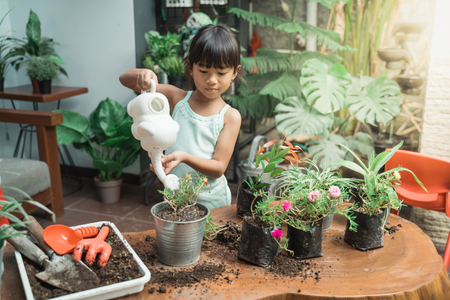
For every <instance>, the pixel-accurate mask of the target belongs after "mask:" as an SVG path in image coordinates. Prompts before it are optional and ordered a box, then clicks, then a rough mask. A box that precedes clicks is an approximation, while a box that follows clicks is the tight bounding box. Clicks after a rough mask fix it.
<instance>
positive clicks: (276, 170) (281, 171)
mask: <svg viewBox="0 0 450 300" xmlns="http://www.w3.org/2000/svg"><path fill="white" fill-rule="evenodd" d="M281 173H283V169H275V170H273V172H272V173H270V177H275V176H278V175H280V174H281Z"/></svg>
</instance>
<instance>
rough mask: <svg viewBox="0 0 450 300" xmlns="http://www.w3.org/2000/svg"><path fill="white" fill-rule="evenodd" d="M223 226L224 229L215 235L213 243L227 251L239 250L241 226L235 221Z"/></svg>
mask: <svg viewBox="0 0 450 300" xmlns="http://www.w3.org/2000/svg"><path fill="white" fill-rule="evenodd" d="M225 226H226V227H225V228H226V229H225V230H223V231H220V232H219V233H218V234H217V236H216V239H215V241H216V242H218V243H219V244H222V245H224V246H226V247H227V248H228V249H229V250H239V241H240V240H241V233H242V225H241V224H238V223H236V222H235V221H228V222H227V223H226V224H225Z"/></svg>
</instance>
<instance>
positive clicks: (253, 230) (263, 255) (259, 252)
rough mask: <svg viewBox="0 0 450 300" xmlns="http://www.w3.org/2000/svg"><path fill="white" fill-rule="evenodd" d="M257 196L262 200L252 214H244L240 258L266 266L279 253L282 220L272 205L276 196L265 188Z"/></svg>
mask: <svg viewBox="0 0 450 300" xmlns="http://www.w3.org/2000/svg"><path fill="white" fill-rule="evenodd" d="M256 197H259V198H261V200H260V201H259V202H257V203H256V204H255V209H254V210H252V214H247V215H246V216H244V222H243V223H242V233H241V239H240V242H239V250H238V258H239V259H241V260H245V261H247V262H250V263H252V264H255V265H257V266H261V267H266V266H268V265H269V264H270V263H271V262H272V261H273V260H274V259H275V258H276V257H277V255H278V251H279V243H280V242H279V239H280V238H281V233H282V231H281V230H280V229H281V222H280V219H279V217H278V214H276V213H273V212H274V210H273V209H272V207H271V203H273V200H274V197H270V196H268V195H267V192H266V191H264V190H258V192H256V193H255V199H256Z"/></svg>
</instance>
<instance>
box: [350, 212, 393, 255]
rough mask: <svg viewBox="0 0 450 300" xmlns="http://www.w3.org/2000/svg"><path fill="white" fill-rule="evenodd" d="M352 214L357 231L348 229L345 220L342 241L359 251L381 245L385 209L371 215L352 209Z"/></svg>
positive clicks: (382, 242) (382, 244) (382, 243)
mask: <svg viewBox="0 0 450 300" xmlns="http://www.w3.org/2000/svg"><path fill="white" fill-rule="evenodd" d="M353 214H354V215H355V216H356V218H355V222H356V224H358V227H357V228H356V229H357V230H358V231H357V232H354V231H350V229H349V228H350V222H349V221H348V220H347V227H346V228H345V235H344V241H346V242H347V243H349V244H350V245H351V246H353V247H354V248H356V249H358V250H361V251H366V250H370V249H376V248H381V247H383V246H384V230H383V223H384V218H383V216H384V214H385V210H383V212H381V213H379V214H376V215H372V216H369V215H367V214H363V213H359V212H356V211H354V212H353Z"/></svg>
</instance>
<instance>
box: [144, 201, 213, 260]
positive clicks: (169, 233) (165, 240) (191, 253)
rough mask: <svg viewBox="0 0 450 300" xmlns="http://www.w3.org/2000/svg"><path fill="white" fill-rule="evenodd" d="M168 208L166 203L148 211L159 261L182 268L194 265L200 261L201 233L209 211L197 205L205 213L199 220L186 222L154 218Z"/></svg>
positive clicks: (156, 205)
mask: <svg viewBox="0 0 450 300" xmlns="http://www.w3.org/2000/svg"><path fill="white" fill-rule="evenodd" d="M168 207H170V206H169V204H167V203H166V202H161V203H158V204H155V205H154V206H153V207H152V209H151V210H150V212H151V214H152V215H153V220H154V221H155V227H156V240H157V241H158V257H159V260H160V261H161V262H163V263H165V264H166V265H170V266H175V267H183V266H189V265H192V264H193V263H196V262H197V261H198V260H199V259H200V250H201V248H202V242H203V233H204V231H205V225H206V218H207V217H208V215H209V209H208V208H207V207H206V206H204V205H202V204H198V203H197V207H198V208H199V209H201V210H203V211H205V212H206V214H205V216H204V217H203V218H201V219H198V220H195V221H188V222H175V221H166V220H163V219H160V218H158V217H157V216H156V214H157V213H159V212H160V211H161V210H163V209H165V208H168Z"/></svg>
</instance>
